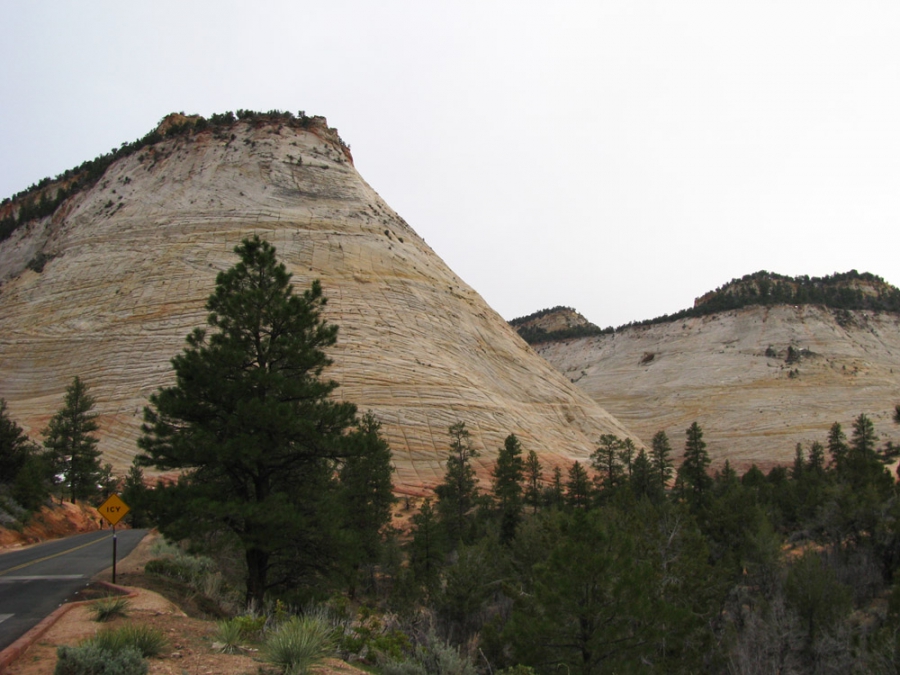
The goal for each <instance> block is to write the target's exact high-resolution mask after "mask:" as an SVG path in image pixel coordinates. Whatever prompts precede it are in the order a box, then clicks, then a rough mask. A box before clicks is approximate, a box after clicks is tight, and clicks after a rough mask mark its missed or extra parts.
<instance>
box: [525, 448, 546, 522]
mask: <svg viewBox="0 0 900 675" xmlns="http://www.w3.org/2000/svg"><path fill="white" fill-rule="evenodd" d="M543 477H544V469H543V467H542V466H541V460H540V459H538V456H537V453H536V452H535V451H534V450H529V451H528V458H527V459H526V460H525V482H526V485H527V487H526V488H525V503H526V504H528V505H529V506H530V507H531V509H532V513H537V510H538V507H539V506H540V504H541V479H542V478H543Z"/></svg>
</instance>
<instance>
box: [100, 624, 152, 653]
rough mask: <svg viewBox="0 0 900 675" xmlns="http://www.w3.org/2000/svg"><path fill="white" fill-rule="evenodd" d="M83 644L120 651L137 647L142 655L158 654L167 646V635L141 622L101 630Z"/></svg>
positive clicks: (109, 650) (115, 651)
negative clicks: (140, 623)
mask: <svg viewBox="0 0 900 675" xmlns="http://www.w3.org/2000/svg"><path fill="white" fill-rule="evenodd" d="M82 644H91V645H95V646H97V647H99V648H100V649H105V650H106V651H107V652H112V653H118V652H121V651H122V650H125V649H136V650H137V651H138V652H139V653H140V654H141V656H143V657H145V658H146V657H151V656H157V655H158V654H159V653H160V652H161V651H162V650H163V649H165V647H166V638H165V636H164V635H163V634H162V633H161V632H160V631H158V630H157V629H155V628H151V627H150V626H142V625H139V624H128V625H126V626H121V627H119V628H112V629H106V630H101V631H100V632H99V633H97V634H96V635H95V636H94V637H92V638H88V639H87V640H85V641H84V642H83V643H82Z"/></svg>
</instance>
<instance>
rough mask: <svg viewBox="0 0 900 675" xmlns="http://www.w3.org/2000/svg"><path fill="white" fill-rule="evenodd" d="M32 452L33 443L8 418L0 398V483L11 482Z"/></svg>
mask: <svg viewBox="0 0 900 675" xmlns="http://www.w3.org/2000/svg"><path fill="white" fill-rule="evenodd" d="M34 452H35V448H34V444H33V443H32V442H31V440H30V439H29V438H28V436H27V435H26V434H25V432H24V431H23V430H22V427H20V426H19V425H18V424H16V422H15V421H13V420H12V419H11V418H10V416H9V410H8V409H7V407H6V401H5V400H3V399H2V398H0V483H7V484H11V483H13V482H14V481H15V480H16V476H18V475H19V471H21V470H22V468H23V467H24V466H25V463H26V462H27V461H28V457H29V455H32V454H34Z"/></svg>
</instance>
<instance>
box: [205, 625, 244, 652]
mask: <svg viewBox="0 0 900 675" xmlns="http://www.w3.org/2000/svg"><path fill="white" fill-rule="evenodd" d="M237 618H238V617H235V618H234V619H229V620H228V621H219V622H217V623H216V632H215V635H214V636H213V640H214V642H213V649H215V650H216V651H219V652H222V653H223V654H237V653H239V652H240V651H241V643H242V642H243V641H244V631H243V627H242V626H241V624H240V623H239V622H238V620H237Z"/></svg>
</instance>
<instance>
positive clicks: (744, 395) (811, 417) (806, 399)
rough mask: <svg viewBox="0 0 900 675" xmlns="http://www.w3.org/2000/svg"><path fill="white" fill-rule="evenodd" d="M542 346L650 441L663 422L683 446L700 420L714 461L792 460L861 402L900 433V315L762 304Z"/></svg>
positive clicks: (882, 427)
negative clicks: (897, 415) (897, 420)
mask: <svg viewBox="0 0 900 675" xmlns="http://www.w3.org/2000/svg"><path fill="white" fill-rule="evenodd" d="M839 316H840V318H841V321H838V320H837V318H838V317H839ZM789 347H792V348H793V350H794V351H793V354H794V355H797V356H798V357H799V360H797V361H791V362H788V361H789V358H788V356H789V353H788V349H789ZM535 349H536V350H537V351H538V353H539V354H541V356H543V357H544V358H546V359H547V360H548V361H549V362H550V363H552V364H553V365H554V366H555V367H556V368H558V369H559V370H560V371H561V372H563V373H564V374H565V375H566V376H567V377H569V378H570V379H571V380H572V381H573V382H575V383H577V384H578V386H579V387H581V388H582V389H583V390H584V391H585V392H586V393H587V394H589V395H590V396H591V397H592V398H593V399H594V400H596V401H597V402H598V403H599V404H600V405H601V406H603V407H604V408H605V409H607V410H609V411H610V412H611V413H612V414H613V415H615V416H616V417H617V418H618V419H619V420H621V421H622V422H623V423H624V424H625V425H626V426H627V427H628V428H629V429H632V430H633V431H634V432H635V433H637V434H638V435H639V436H640V437H641V438H642V439H643V440H644V441H645V442H649V440H650V438H652V436H653V434H654V433H655V432H656V431H659V430H665V431H666V432H667V434H668V435H669V438H670V440H671V441H672V445H673V448H676V449H680V448H681V447H682V446H683V444H684V432H685V430H686V429H687V427H688V426H689V425H690V424H691V422H693V421H695V420H696V421H698V422H699V423H700V426H701V427H702V428H703V431H704V439H705V440H706V441H707V443H708V450H709V452H710V455H711V457H712V458H713V462H714V463H716V464H721V462H723V461H724V460H725V459H726V458H728V459H730V460H731V462H732V464H735V465H736V466H742V467H746V466H748V465H749V464H750V463H751V462H757V463H758V464H760V465H762V466H769V465H771V464H773V463H776V462H779V463H787V462H789V461H790V460H791V459H793V455H794V448H795V446H796V444H797V443H798V442H800V443H803V444H804V448H807V447H808V444H809V443H810V442H811V441H813V440H819V441H822V442H824V440H825V436H826V434H827V432H828V429H829V427H830V426H831V424H832V423H833V422H840V423H841V424H842V426H843V427H844V430H845V432H846V433H847V435H848V436H849V435H850V431H851V423H852V420H853V418H855V417H856V416H857V415H859V414H860V413H866V414H867V415H869V417H871V418H872V419H873V421H874V423H875V428H876V431H877V432H879V433H880V434H882V435H883V436H884V437H885V438H893V439H897V437H898V436H900V429H898V428H897V426H896V425H894V424H893V423H892V421H891V412H892V411H893V408H894V405H896V404H897V403H898V402H900V316H897V315H896V314H890V313H880V314H876V313H873V312H868V311H855V312H848V313H845V314H839V313H838V312H835V311H832V310H829V309H826V308H823V307H821V306H815V305H807V306H800V307H794V306H787V305H778V306H773V307H768V308H766V307H760V306H754V307H747V308H744V309H739V310H732V311H728V312H722V313H719V314H715V315H712V316H708V317H703V318H689V319H685V320H679V321H675V322H670V323H663V324H657V325H651V326H646V327H632V328H626V329H623V330H620V331H618V332H617V333H616V334H610V335H599V336H594V337H589V338H581V339H576V340H568V341H560V342H551V343H546V344H542V345H537V346H536V347H535Z"/></svg>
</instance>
